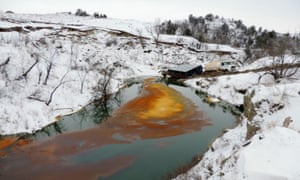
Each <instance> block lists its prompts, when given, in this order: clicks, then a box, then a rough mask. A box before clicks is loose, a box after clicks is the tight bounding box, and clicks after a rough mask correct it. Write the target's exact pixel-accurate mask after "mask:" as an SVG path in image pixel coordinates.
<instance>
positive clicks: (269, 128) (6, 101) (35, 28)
mask: <svg viewBox="0 0 300 180" xmlns="http://www.w3.org/2000/svg"><path fill="white" fill-rule="evenodd" d="M149 26H151V24H150V23H143V22H138V21H134V20H120V19H95V18H92V17H76V16H74V15H69V14H67V13H58V14H45V15H34V14H5V13H0V28H1V29H2V31H1V32H0V124H1V125H0V134H1V135H6V134H15V133H22V132H29V133H32V132H34V131H36V130H38V129H40V128H42V127H44V126H46V125H47V124H49V123H52V122H54V121H55V120H56V118H57V117H59V116H60V115H64V114H68V113H70V112H74V111H76V110H79V109H80V108H81V107H83V106H85V105H86V104H88V103H89V102H91V100H93V99H94V98H96V97H95V96H101V94H99V93H97V92H95V89H97V86H98V85H99V82H100V81H101V80H102V79H103V74H104V73H103V72H104V70H105V69H108V68H114V73H113V76H112V85H111V86H112V87H111V89H110V90H111V92H115V91H117V90H118V89H119V88H120V87H122V85H123V82H124V81H125V80H126V79H127V78H131V77H138V76H159V75H160V73H159V71H160V70H162V69H165V68H166V67H174V66H176V65H179V64H199V63H205V62H208V61H211V60H215V59H217V58H220V57H219V56H218V55H216V54H215V53H213V51H226V52H227V51H231V52H234V54H235V55H234V56H229V55H226V56H223V57H222V59H224V58H225V59H231V58H234V59H238V60H240V59H241V57H242V56H243V53H242V51H241V50H239V49H235V48H232V47H230V46H226V45H217V44H202V45H201V48H203V49H200V50H201V51H203V52H198V53H197V52H194V51H190V50H188V48H186V47H185V46H184V47H181V46H174V45H167V44H161V45H159V46H158V47H156V45H155V44H153V40H147V39H144V40H143V41H144V43H145V44H146V47H145V48H142V45H141V39H139V38H137V37H131V36H117V35H116V34H115V33H114V31H125V32H128V33H131V34H134V35H142V36H144V37H148V38H149V37H150V38H151V36H152V35H151V33H150V31H149ZM16 27H18V28H17V29H19V32H17V31H11V30H9V31H8V30H7V31H5V29H9V28H11V29H13V28H16ZM3 29H4V30H3ZM160 41H164V42H166V43H178V41H180V42H183V44H186V45H187V46H189V45H191V44H192V45H193V46H194V45H195V44H197V43H198V42H197V41H196V40H195V39H192V38H188V37H183V36H166V35H161V36H160ZM266 62H269V63H271V59H270V58H266V59H260V60H258V61H256V62H254V63H253V64H250V65H248V66H245V67H243V68H244V70H247V69H254V68H258V67H263V66H266V65H267V64H266ZM48 72H49V73H48ZM262 73H263V72H261V73H247V74H237V75H230V76H220V77H217V78H206V79H201V78H200V79H199V78H198V79H192V80H188V81H186V84H188V85H190V86H192V87H194V88H196V89H200V90H203V91H206V92H208V94H210V95H212V96H215V97H218V98H220V99H223V100H225V101H228V102H230V103H232V104H235V105H241V104H243V97H244V95H246V94H249V93H250V92H252V91H254V92H255V94H254V97H253V98H252V102H253V104H254V105H255V109H256V111H257V115H256V116H255V117H254V119H253V120H252V123H254V124H256V125H257V126H259V127H260V128H261V129H260V130H259V131H258V133H257V134H256V135H255V136H253V137H252V138H251V139H250V140H249V141H247V140H245V137H246V132H247V119H246V118H245V117H241V120H240V123H239V124H238V125H237V127H235V128H234V129H231V130H227V132H226V133H225V134H224V135H222V136H221V137H219V138H218V139H216V140H215V141H214V142H213V143H212V145H211V147H210V148H209V150H208V151H207V152H206V153H205V155H204V157H203V159H202V160H201V161H200V162H199V164H198V165H196V166H195V167H194V168H192V169H191V170H190V171H189V172H188V173H187V174H184V175H181V176H179V177H177V178H179V179H181V178H183V179H184V178H189V179H199V177H201V178H202V179H276V178H277V179H300V176H299V172H300V169H299V168H298V166H297V162H298V161H299V160H300V158H299V155H298V154H297V150H299V147H300V146H299V145H300V142H299V139H300V136H299V133H298V131H300V120H299V117H300V112H299V110H298V109H297V108H298V107H299V104H300V94H299V92H300V80H299V73H298V74H296V75H295V76H294V77H293V79H282V80H281V81H280V83H277V82H276V83H275V82H274V80H273V79H272V78H271V77H270V76H264V77H263V78H262V79H261V80H260V82H259V83H258V78H259V76H260V75H261V74H262ZM47 74H49V76H48V77H47ZM196 82H197V83H196ZM53 92H54V93H53ZM51 94H52V95H53V96H52V101H51V102H50V103H49V99H50V97H51ZM47 102H48V103H47ZM288 116H290V117H291V119H292V120H293V122H292V123H291V124H290V126H289V127H288V128H286V127H282V124H283V121H284V119H286V118H287V117H288ZM249 142H250V144H249ZM265 154H266V155H265Z"/></svg>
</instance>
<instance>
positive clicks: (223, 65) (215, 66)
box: [204, 60, 237, 71]
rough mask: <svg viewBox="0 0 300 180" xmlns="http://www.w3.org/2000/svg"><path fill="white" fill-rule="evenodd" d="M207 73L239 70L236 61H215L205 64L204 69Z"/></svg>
mask: <svg viewBox="0 0 300 180" xmlns="http://www.w3.org/2000/svg"><path fill="white" fill-rule="evenodd" d="M204 70H205V71H218V70H222V71H236V70H237V63H236V61H234V60H224V61H219V60H214V61H211V62H208V63H206V64H205V67H204Z"/></svg>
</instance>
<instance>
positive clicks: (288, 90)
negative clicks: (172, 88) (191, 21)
mask: <svg viewBox="0 0 300 180" xmlns="http://www.w3.org/2000/svg"><path fill="white" fill-rule="evenodd" d="M287 59H289V58H287ZM266 60H271V59H270V58H263V59H260V60H258V61H256V62H254V63H253V64H250V65H248V66H246V67H244V68H245V69H254V68H258V67H264V66H265V65H266ZM267 62H268V61H267ZM298 62H299V60H298ZM263 73H264V72H260V73H252V72H251V73H246V74H237V75H228V76H220V77H217V78H197V79H192V80H188V81H186V84H188V85H190V86H192V87H194V88H196V89H200V90H202V91H206V92H207V93H208V94H209V95H211V96H215V97H218V98H221V99H223V100H225V101H228V102H230V103H232V104H236V105H240V104H243V97H244V95H248V94H250V93H251V92H252V91H253V92H254V93H255V94H254V96H253V98H252V99H251V101H252V103H253V104H254V106H255V110H256V113H257V115H256V116H255V117H254V118H253V120H252V121H251V123H252V124H256V126H258V127H260V130H258V131H257V133H256V135H255V136H253V137H252V138H251V139H249V140H247V139H246V133H247V121H249V120H248V119H247V118H246V117H241V120H240V123H239V124H238V126H237V127H235V128H234V129H231V130H228V131H227V132H226V133H225V134H224V135H223V136H221V137H219V138H218V139H216V140H215V141H214V142H213V144H212V145H211V147H210V148H209V150H208V151H207V152H206V153H205V154H204V157H203V159H202V160H201V161H200V162H199V164H197V165H196V166H195V167H193V168H192V169H191V170H189V171H188V172H187V173H186V174H182V175H180V176H178V177H177V179H199V178H201V179H251V180H252V179H253V180H265V179H291V180H296V179H300V173H299V172H300V168H299V166H298V165H297V164H298V162H299V160H300V155H299V153H298V152H299V150H300V141H299V139H300V134H299V132H300V119H299V117H300V112H299V110H298V109H299V105H300V78H299V77H300V73H299V72H298V74H295V75H294V76H293V77H291V78H289V79H287V78H286V79H281V80H280V82H275V81H274V79H273V78H272V77H271V76H268V75H266V76H263V78H262V79H261V81H260V82H259V83H258V79H259V76H260V75H262V74H263ZM288 118H290V119H291V120H292V122H291V123H290V125H289V126H288V127H283V126H284V124H285V122H284V120H285V119H288ZM249 143H250V144H249Z"/></svg>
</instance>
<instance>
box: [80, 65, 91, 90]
mask: <svg viewBox="0 0 300 180" xmlns="http://www.w3.org/2000/svg"><path fill="white" fill-rule="evenodd" d="M88 73H89V70H88V68H86V67H83V68H82V69H81V71H78V76H79V79H80V94H82V93H83V87H84V82H85V80H86V77H87V75H88Z"/></svg>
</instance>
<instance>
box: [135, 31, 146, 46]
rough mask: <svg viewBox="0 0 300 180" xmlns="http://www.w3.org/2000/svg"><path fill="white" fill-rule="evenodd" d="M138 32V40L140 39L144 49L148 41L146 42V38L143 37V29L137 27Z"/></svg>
mask: <svg viewBox="0 0 300 180" xmlns="http://www.w3.org/2000/svg"><path fill="white" fill-rule="evenodd" d="M136 32H137V33H138V40H139V42H140V44H141V46H142V48H143V49H144V48H145V47H146V43H145V38H144V37H143V34H142V30H141V29H137V30H136Z"/></svg>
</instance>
